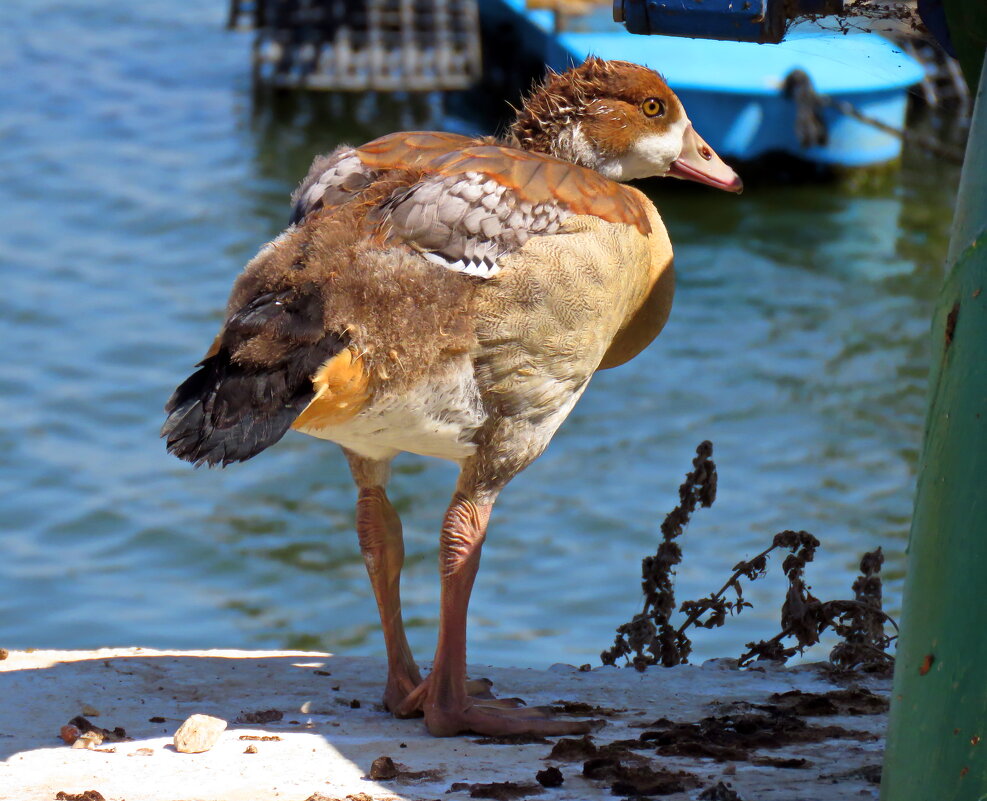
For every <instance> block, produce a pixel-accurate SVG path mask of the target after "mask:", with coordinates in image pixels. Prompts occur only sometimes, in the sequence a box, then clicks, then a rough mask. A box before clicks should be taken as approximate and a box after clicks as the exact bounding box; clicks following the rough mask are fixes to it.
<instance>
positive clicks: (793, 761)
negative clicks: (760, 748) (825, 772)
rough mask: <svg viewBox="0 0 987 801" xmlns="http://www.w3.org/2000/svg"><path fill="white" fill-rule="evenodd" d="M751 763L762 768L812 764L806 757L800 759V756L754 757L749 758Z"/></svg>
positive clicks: (804, 766) (798, 766) (794, 766)
mask: <svg viewBox="0 0 987 801" xmlns="http://www.w3.org/2000/svg"><path fill="white" fill-rule="evenodd" d="M751 764H752V765H757V766H759V767H762V768H795V769H801V768H808V767H810V766H811V765H812V763H811V762H809V760H808V759H802V758H801V757H768V756H761V757H754V758H753V759H752V760H751Z"/></svg>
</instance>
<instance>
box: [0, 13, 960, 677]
mask: <svg viewBox="0 0 987 801" xmlns="http://www.w3.org/2000/svg"><path fill="white" fill-rule="evenodd" d="M225 14H226V9H225V5H224V4H223V3H222V2H220V0H212V2H210V3H172V2H165V1H164V0H146V2H141V3H123V2H115V3H113V2H102V3H92V2H82V0H62V1H61V2H56V0H9V2H8V3H7V4H6V14H5V15H4V17H5V20H4V21H5V24H4V25H3V26H2V27H0V68H2V71H3V74H4V76H5V78H4V80H3V81H2V82H0V142H2V147H0V208H2V210H3V214H2V215H0V275H2V278H3V289H4V292H3V299H4V310H3V314H2V316H0V341H2V343H3V358H2V360H0V588H2V592H0V645H3V646H6V647H53V648H88V647H96V646H109V645H132V644H138V645H145V646H155V647H185V648H193V647H195V648H202V647H244V648H257V647H304V648H325V649H330V650H334V651H339V652H344V653H350V654H382V653H383V647H382V643H381V639H380V635H379V633H378V623H377V611H376V606H375V604H374V601H373V597H372V595H371V593H370V591H369V587H368V586H367V582H366V577H365V574H364V569H363V564H362V561H361V559H360V555H359V552H358V549H357V543H356V537H355V535H354V534H353V532H352V528H353V512H352V503H353V500H354V491H353V488H352V485H351V481H350V478H349V474H348V471H347V469H346V466H345V463H344V461H343V459H342V458H341V456H340V453H339V452H338V450H337V449H336V447H335V446H333V445H331V444H329V443H325V442H321V441H317V440H314V439H310V438H306V437H303V436H301V435H298V434H294V433H291V434H289V435H288V436H286V437H285V439H284V440H283V441H282V442H281V443H280V444H278V445H277V446H276V447H274V448H271V449H270V450H269V451H267V452H265V453H264V454H262V455H261V456H260V457H258V458H256V459H254V460H253V461H251V462H248V463H245V464H242V465H237V466H234V467H231V468H229V469H227V470H222V471H221V470H213V471H209V470H193V469H192V468H191V467H190V466H189V465H187V464H185V463H182V462H179V461H177V460H175V459H174V458H172V457H170V456H168V455H167V454H166V453H165V451H164V447H163V444H162V443H161V441H160V440H159V439H158V428H159V426H160V424H161V421H162V405H163V404H164V401H165V400H166V398H167V397H168V395H169V394H170V392H171V390H172V389H173V387H174V386H175V385H176V384H177V383H178V382H179V381H181V380H182V379H183V378H184V377H185V376H186V375H187V374H188V373H189V371H190V370H191V368H192V366H193V364H194V363H195V361H197V360H198V358H200V357H201V355H202V354H203V352H204V351H205V349H206V348H207V347H208V345H209V343H210V342H211V340H212V337H213V335H214V333H215V331H216V329H217V326H218V324H219V322H220V315H221V310H222V307H223V304H224V302H225V298H226V293H227V291H228V289H229V286H230V284H231V282H232V279H233V277H234V276H235V275H236V273H237V272H238V270H240V269H241V267H242V265H243V264H244V263H246V261H247V260H248V259H249V258H250V257H251V255H252V254H253V253H254V252H255V251H256V249H257V248H258V246H259V245H260V244H261V243H263V242H264V241H265V240H267V239H268V238H270V237H272V236H274V235H275V234H276V233H277V232H278V231H279V230H280V229H281V228H282V227H283V225H284V224H285V222H286V217H287V196H288V194H289V193H290V191H291V189H292V187H293V186H294V184H295V183H296V182H297V180H298V179H299V178H300V177H301V176H302V175H303V174H304V172H305V170H306V168H307V164H308V161H309V160H310V159H311V157H312V156H313V155H314V154H315V153H317V152H320V151H325V150H328V149H331V148H332V147H334V146H335V145H336V144H337V143H338V142H340V141H342V140H347V141H353V142H355V141H363V140H366V139H369V138H371V137H373V136H376V135H379V134H382V133H385V132H387V131H390V130H396V129H400V128H407V127H426V126H427V127H447V128H454V129H456V130H476V129H479V128H480V127H482V124H481V123H480V122H478V120H479V119H481V115H480V107H481V106H484V105H487V106H489V105H490V104H492V103H500V102H501V101H500V99H499V98H490V97H480V98H473V99H472V100H467V101H466V102H465V111H464V112H461V113H457V114H455V115H451V114H448V115H444V113H443V111H442V103H441V100H440V99H437V98H425V99H417V100H414V99H409V98H401V97H384V98H372V97H363V98H339V97H336V98H331V97H328V96H319V97H317V98H308V99H303V100H299V99H297V98H296V99H291V98H273V99H272V98H267V99H264V98H257V97H254V96H253V94H252V92H251V86H250V79H249V73H250V70H249V47H250V37H249V35H243V34H232V33H229V32H226V31H225V30H224V29H223V24H224V21H225ZM470 103H473V104H474V105H473V107H474V108H476V109H477V114H476V116H475V117H474V116H473V115H472V114H471V113H470V108H471V107H470ZM769 172H770V166H769ZM955 182H956V174H955V169H953V168H949V167H946V166H944V165H942V164H939V163H937V162H935V161H932V160H930V159H929V158H927V157H925V156H923V155H922V154H906V159H905V163H904V165H903V169H902V170H901V171H891V172H889V173H888V174H886V175H882V176H877V177H874V176H871V177H869V178H868V179H867V180H857V181H851V182H846V181H844V182H837V183H827V184H822V185H817V184H802V185H794V186H792V185H784V184H779V183H777V182H770V181H769V182H761V183H757V182H755V184H754V185H753V186H752V187H751V188H749V190H748V191H747V192H746V193H745V194H744V195H743V196H741V197H739V198H738V197H734V196H731V195H726V194H724V193H717V192H714V191H713V190H706V189H702V188H699V189H696V190H689V189H688V188H685V187H682V186H668V185H663V184H661V183H659V182H655V183H654V184H651V185H649V187H648V188H649V191H650V192H652V195H653V197H654V198H655V201H656V203H657V204H658V206H659V208H660V209H661V212H662V214H663V216H664V218H665V220H666V223H667V225H668V228H669V230H670V233H671V236H672V239H673V241H674V243H675V245H676V253H677V265H678V274H679V287H678V293H677V297H676V303H675V308H674V310H673V313H672V317H671V321H670V323H669V325H668V327H667V329H666V331H665V332H664V333H663V334H662V336H661V337H660V338H659V340H658V341H657V342H656V343H655V344H654V345H653V346H652V347H651V348H650V349H649V350H648V351H647V352H646V353H645V354H643V355H642V356H641V357H639V358H638V359H636V360H635V361H633V362H632V363H631V364H629V365H628V366H626V367H623V368H621V369H618V370H614V371H609V372H607V373H604V374H601V375H599V376H598V377H597V378H596V379H595V380H594V383H593V386H591V388H590V390H589V391H588V392H587V394H586V396H585V397H584V399H583V400H582V401H581V403H580V404H579V405H578V406H577V407H576V410H575V411H574V412H573V414H572V415H571V417H570V418H569V420H568V422H567V423H566V424H565V425H564V427H563V428H562V430H561V432H560V433H559V435H558V436H557V438H556V440H555V441H554V443H553V444H552V446H551V447H550V449H549V450H548V452H547V453H546V454H545V455H544V456H543V457H542V458H541V459H540V460H539V461H538V462H537V463H535V464H534V465H533V466H532V467H531V468H530V469H529V470H527V471H526V472H525V473H524V474H523V475H522V476H521V477H519V478H518V479H517V480H516V481H515V482H514V483H513V484H512V485H511V486H510V487H509V488H508V490H507V491H506V492H505V493H504V494H503V496H502V498H501V500H500V502H499V503H498V507H497V510H496V512H495V517H494V520H493V524H492V528H491V533H490V537H489V539H488V544H487V546H486V548H485V551H484V562H483V566H482V568H481V571H480V578H479V581H478V583H477V587H476V590H475V593H474V599H473V605H472V607H471V620H470V625H471V631H470V658H471V660H473V661H476V662H487V663H496V664H500V665H507V664H514V665H531V666H545V665H548V664H551V663H553V662H558V661H565V662H572V663H577V664H578V663H582V662H592V663H598V654H599V652H600V651H601V650H602V649H603V648H605V647H607V646H608V645H609V644H610V642H611V641H612V638H613V631H614V628H615V627H616V626H617V625H618V624H619V623H621V622H623V621H625V620H627V619H628V617H629V616H630V615H632V614H633V613H634V612H635V611H636V610H638V609H639V607H640V590H639V576H640V560H641V558H642V557H643V556H645V555H647V554H648V553H652V552H653V551H654V549H655V547H656V544H657V538H658V533H657V532H658V525H659V523H660V521H661V519H662V517H663V515H664V513H666V512H667V511H668V510H669V509H671V507H672V506H674V504H675V502H676V490H677V486H678V484H679V482H680V481H681V479H682V476H683V474H684V473H685V471H686V470H687V469H688V468H689V466H690V460H691V458H692V455H693V452H694V448H695V446H696V445H697V444H698V443H699V442H700V441H701V440H703V439H710V440H712V441H713V442H714V443H715V448H716V460H717V462H718V464H719V467H720V493H719V498H718V500H717V502H716V504H715V506H714V507H713V508H712V509H710V510H707V511H702V512H700V513H699V514H697V516H696V518H695V520H694V522H693V523H692V525H691V526H690V527H689V529H688V531H687V533H686V534H685V535H684V537H683V538H682V540H681V542H682V545H683V548H684V551H685V556H684V561H683V563H682V565H681V567H680V569H679V571H678V583H677V587H678V593H679V599H680V600H682V599H686V598H696V597H700V596H702V595H706V594H708V593H709V592H710V591H712V590H714V589H716V588H717V587H719V586H720V585H721V584H722V583H723V580H724V579H725V578H726V576H728V575H729V573H730V570H731V568H732V567H733V565H734V564H735V563H736V562H737V561H739V560H740V559H741V558H743V557H745V556H750V555H752V554H754V553H756V552H758V551H759V550H761V549H762V548H763V547H765V545H766V544H767V543H769V542H770V540H771V537H772V535H773V534H774V533H775V532H776V531H779V530H782V529H787V528H794V529H807V530H809V531H811V532H813V533H814V534H816V536H818V537H819V538H820V540H822V542H823V550H822V551H821V552H820V553H819V554H818V556H817V558H816V561H815V562H814V563H813V564H812V565H811V566H810V570H809V573H808V577H809V581H810V583H811V584H812V586H813V591H814V593H815V594H816V595H817V596H819V597H821V598H832V597H846V596H847V594H848V593H849V592H850V590H849V586H850V584H851V582H852V580H853V577H854V575H855V569H856V562H857V560H858V559H859V556H860V554H862V553H863V552H864V551H865V550H868V549H871V548H874V547H876V546H877V545H881V546H883V547H884V549H885V553H886V555H887V557H888V563H887V566H886V570H885V576H886V579H887V580H886V585H885V587H886V592H887V598H888V602H889V607H890V608H891V609H892V611H893V610H895V609H896V608H897V607H898V605H899V596H900V591H901V577H902V568H903V550H904V546H905V541H906V535H907V529H908V524H909V515H910V507H911V493H912V488H913V484H914V479H915V468H916V461H917V452H918V448H919V443H920V437H921V421H922V411H923V405H924V392H925V376H926V371H927V362H928V359H929V354H928V343H927V339H928V337H927V333H928V327H929V318H930V315H931V308H932V302H933V298H934V295H935V292H936V287H937V286H938V284H939V282H940V280H941V261H942V257H943V255H944V253H945V243H946V238H947V235H948V221H949V215H950V211H951V204H952V197H953V192H954V188H955ZM454 480H455V469H454V467H453V466H452V465H449V464H445V463H441V462H437V461H433V460H427V459H423V458H419V457H413V456H406V457H403V458H401V459H399V461H398V463H397V471H396V475H395V478H394V481H393V484H392V495H393V497H394V499H395V503H396V505H397V507H398V508H399V510H400V512H401V514H402V516H403V518H404V523H405V534H406V540H407V552H408V559H407V567H406V571H405V581H404V589H403V592H404V599H405V610H406V615H407V618H408V622H409V626H410V639H411V642H412V646H413V647H414V649H415V650H416V652H417V653H418V654H420V655H421V656H423V657H426V656H428V655H429V654H430V653H431V650H432V648H433V647H434V637H435V623H436V621H437V601H438V587H439V585H438V581H437V575H436V573H437V570H436V561H437V540H438V537H437V529H438V522H439V519H440V517H441V514H442V511H443V509H444V506H445V504H446V502H447V500H448V497H449V495H450V493H451V491H452V488H453V484H454ZM774 571H775V572H778V565H777V564H774ZM782 592H783V584H782V582H781V581H780V580H779V579H778V577H777V576H775V577H769V578H767V579H765V580H763V581H760V582H758V583H756V584H754V585H752V586H751V587H749V589H748V591H747V596H748V599H749V600H751V601H752V602H753V603H754V605H755V606H754V609H752V610H748V611H746V612H745V613H744V615H743V616H741V617H740V618H738V619H735V620H731V621H729V622H728V625H727V626H726V627H724V628H722V629H718V630H715V631H710V632H701V633H700V634H699V635H697V637H696V651H695V656H696V658H705V657H710V656H723V655H731V654H732V655H736V654H737V653H739V652H740V651H741V650H742V649H743V645H744V643H746V642H748V641H750V640H752V639H756V638H760V637H766V636H770V635H772V634H773V633H774V632H775V631H776V630H777V624H778V616H779V609H780V605H781V601H782Z"/></svg>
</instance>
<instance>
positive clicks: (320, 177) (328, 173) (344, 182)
mask: <svg viewBox="0 0 987 801" xmlns="http://www.w3.org/2000/svg"><path fill="white" fill-rule="evenodd" d="M377 175H378V173H377V171H375V170H372V169H370V168H369V167H367V166H366V165H365V164H364V163H363V162H362V161H361V160H360V157H359V156H358V155H357V152H356V150H354V149H353V148H351V147H345V146H344V147H338V148H336V149H335V150H334V151H333V152H332V153H330V154H329V155H327V156H316V158H315V161H313V162H312V166H311V167H310V168H309V171H308V175H306V176H305V178H304V180H303V181H302V182H301V183H300V184H299V185H298V188H297V189H296V190H295V191H294V192H293V193H292V195H291V204H292V208H291V220H290V223H291V224H292V225H295V224H296V223H299V222H301V221H302V220H304V219H305V218H306V217H307V216H308V215H309V214H311V213H312V212H313V211H318V210H319V209H326V208H332V207H333V206H340V205H342V204H344V203H346V202H348V201H350V200H352V199H353V198H354V197H356V196H357V195H358V194H359V193H360V192H362V191H363V190H364V189H366V188H367V187H368V186H370V184H372V183H373V182H374V180H375V179H376V177H377Z"/></svg>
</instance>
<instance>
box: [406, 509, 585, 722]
mask: <svg viewBox="0 0 987 801" xmlns="http://www.w3.org/2000/svg"><path fill="white" fill-rule="evenodd" d="M492 509H493V503H492V502H491V503H487V504H483V503H476V502H474V501H473V500H471V499H470V498H469V497H467V496H466V495H465V494H463V493H460V492H457V493H456V495H454V496H453V499H452V503H451V504H450V506H449V509H448V510H447V511H446V515H445V519H444V521H443V523H442V535H441V540H440V545H439V568H440V572H441V581H442V596H441V601H440V604H441V605H440V612H439V615H440V617H439V642H438V646H437V648H436V651H435V662H434V663H433V666H432V672H431V673H430V674H429V676H428V679H426V681H425V683H424V686H423V687H422V688H419V689H420V691H422V690H423V691H424V698H423V703H422V707H423V709H424V712H425V723H426V725H427V726H428V730H429V732H431V733H432V734H434V735H436V736H439V737H447V736H451V735H454V734H460V733H462V732H466V731H472V732H476V733H478V734H487V735H494V736H496V735H505V734H545V735H556V734H579V733H583V732H586V731H589V729H590V724H589V723H586V722H581V721H560V720H552V719H549V718H545V717H544V715H543V713H541V712H540V710H536V709H509V708H503V707H501V706H499V705H488V704H485V703H484V701H483V700H482V699H478V698H474V697H471V696H470V695H469V694H468V690H467V682H466V611H467V607H468V606H469V599H470V593H471V592H472V589H473V581H474V579H475V578H476V573H477V569H478V568H479V566H480V550H481V548H482V546H483V540H484V538H485V536H486V530H487V521H488V520H489V519H490V512H491V510H492Z"/></svg>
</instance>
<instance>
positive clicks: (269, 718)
mask: <svg viewBox="0 0 987 801" xmlns="http://www.w3.org/2000/svg"><path fill="white" fill-rule="evenodd" d="M283 717H284V712H282V711H280V710H278V709H261V710H258V711H257V712H241V713H240V714H239V715H237V717H236V719H235V720H234V721H233V722H234V723H253V724H257V723H276V722H277V721H279V720H281V719H282V718H283Z"/></svg>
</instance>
